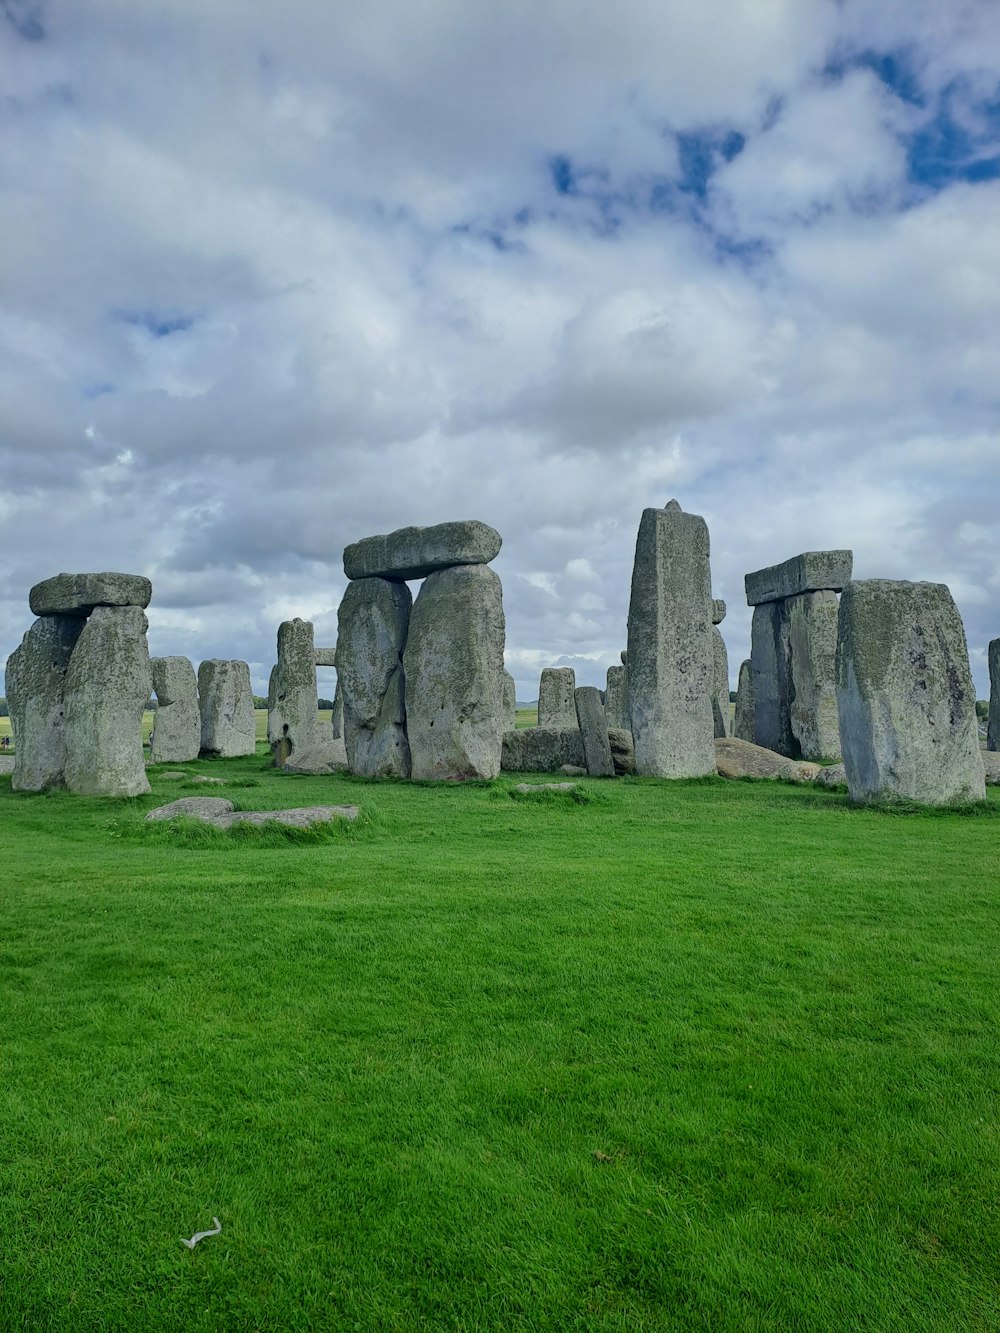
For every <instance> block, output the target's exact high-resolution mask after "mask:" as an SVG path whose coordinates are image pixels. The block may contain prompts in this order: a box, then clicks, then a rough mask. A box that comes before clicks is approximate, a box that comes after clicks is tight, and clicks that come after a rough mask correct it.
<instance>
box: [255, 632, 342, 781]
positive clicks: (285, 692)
mask: <svg viewBox="0 0 1000 1333" xmlns="http://www.w3.org/2000/svg"><path fill="white" fill-rule="evenodd" d="M318 657H319V654H318V653H317V651H316V649H315V647H314V644H313V627H312V622H311V621H308V620H300V619H299V617H298V616H296V618H295V619H294V620H283V621H282V622H281V624H280V625H279V626H278V660H277V662H276V663H275V665H274V666H273V667H272V668H271V677H270V680H269V682H268V688H267V740H268V744H269V745H270V747H271V755H272V758H273V761H274V765H275V767H276V768H285V767H292V768H294V769H295V771H296V772H297V773H329V772H330V771H331V770H332V768H334V767H336V766H337V765H336V763H335V755H334V746H333V742H334V737H333V732H332V730H331V729H329V728H327V727H320V725H319V700H318V698H317V693H316V662H317V658H318Z"/></svg>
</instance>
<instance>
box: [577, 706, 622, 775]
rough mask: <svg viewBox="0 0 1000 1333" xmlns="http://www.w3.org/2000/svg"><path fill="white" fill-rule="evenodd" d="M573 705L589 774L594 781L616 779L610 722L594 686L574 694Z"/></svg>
mask: <svg viewBox="0 0 1000 1333" xmlns="http://www.w3.org/2000/svg"><path fill="white" fill-rule="evenodd" d="M574 702H575V706H576V716H577V722H578V724H579V728H580V735H581V736H582V738H583V755H584V761H585V763H586V766H587V772H588V773H589V774H590V776H591V777H592V778H613V777H614V775H615V765H614V761H613V760H612V758H611V741H610V740H609V739H608V723H607V719H606V717H605V715H604V705H603V704H602V703H601V695H600V691H599V690H598V689H597V688H596V686H594V685H580V686H579V687H578V688H577V690H576V692H575V695H574Z"/></svg>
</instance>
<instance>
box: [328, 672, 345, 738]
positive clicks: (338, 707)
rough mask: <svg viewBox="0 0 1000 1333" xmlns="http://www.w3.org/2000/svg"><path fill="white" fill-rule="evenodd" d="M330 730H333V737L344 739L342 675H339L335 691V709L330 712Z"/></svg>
mask: <svg viewBox="0 0 1000 1333" xmlns="http://www.w3.org/2000/svg"><path fill="white" fill-rule="evenodd" d="M330 730H331V731H332V732H333V739H334V740H335V741H336V740H342V739H343V735H344V691H343V690H342V689H341V685H340V677H339V676H338V677H337V688H336V689H335V690H334V692H333V709H332V710H331V713H330Z"/></svg>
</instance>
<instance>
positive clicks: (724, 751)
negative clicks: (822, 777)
mask: <svg viewBox="0 0 1000 1333" xmlns="http://www.w3.org/2000/svg"><path fill="white" fill-rule="evenodd" d="M715 761H716V770H717V772H718V774H719V777H720V778H763V779H768V780H773V779H777V778H781V779H782V780H783V781H785V782H813V781H815V779H816V777H817V775H818V774H819V772H820V765H819V764H810V763H806V762H804V761H803V760H800V759H789V758H787V756H785V755H783V754H775V752H774V751H773V750H767V749H765V748H764V747H763V746H762V745H751V744H750V742H749V741H741V740H737V739H736V737H735V736H724V737H719V738H718V739H717V740H716V742H715Z"/></svg>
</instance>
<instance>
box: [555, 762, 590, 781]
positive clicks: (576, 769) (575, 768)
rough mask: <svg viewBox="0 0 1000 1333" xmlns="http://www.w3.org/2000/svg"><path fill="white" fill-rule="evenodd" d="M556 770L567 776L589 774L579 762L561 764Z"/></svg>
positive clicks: (578, 776)
mask: <svg viewBox="0 0 1000 1333" xmlns="http://www.w3.org/2000/svg"><path fill="white" fill-rule="evenodd" d="M556 771H557V772H559V773H562V774H563V776H564V777H567V778H585V777H586V776H587V770H586V769H585V768H581V767H580V766H579V765H578V764H560V765H559V768H558V769H557V770H556Z"/></svg>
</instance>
